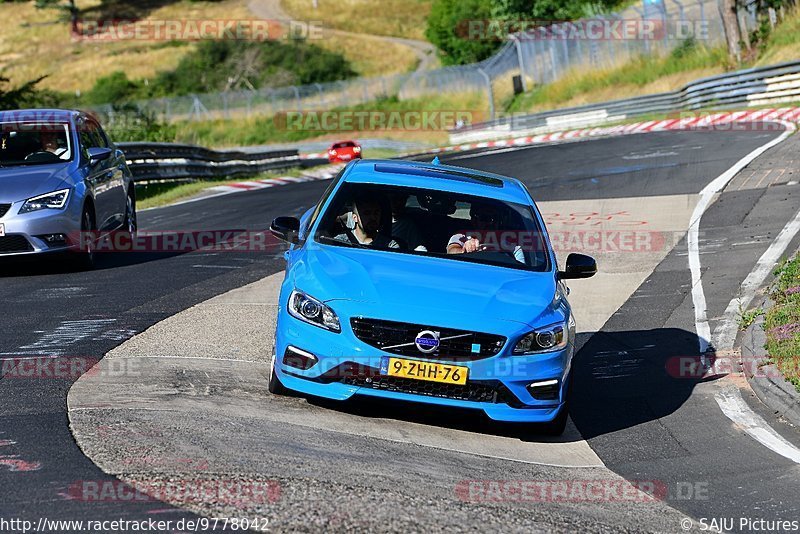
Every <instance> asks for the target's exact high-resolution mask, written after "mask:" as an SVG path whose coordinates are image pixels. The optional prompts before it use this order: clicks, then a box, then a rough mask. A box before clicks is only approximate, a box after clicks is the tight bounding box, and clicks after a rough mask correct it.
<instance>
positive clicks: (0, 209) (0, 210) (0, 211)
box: [0, 204, 11, 217]
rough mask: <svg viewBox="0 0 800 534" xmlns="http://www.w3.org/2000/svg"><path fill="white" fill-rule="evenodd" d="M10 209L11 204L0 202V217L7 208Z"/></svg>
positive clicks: (6, 211)
mask: <svg viewBox="0 0 800 534" xmlns="http://www.w3.org/2000/svg"><path fill="white" fill-rule="evenodd" d="M10 209H11V204H0V217H2V216H3V215H5V214H6V213H8V210H10Z"/></svg>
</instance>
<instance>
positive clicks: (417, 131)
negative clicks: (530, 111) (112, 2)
mask: <svg viewBox="0 0 800 534" xmlns="http://www.w3.org/2000/svg"><path fill="white" fill-rule="evenodd" d="M486 107H487V104H486V99H485V96H483V95H481V94H477V93H461V94H447V95H445V94H442V95H437V96H432V97H429V98H424V99H422V98H420V99H409V100H398V99H397V98H396V97H390V98H385V99H381V100H376V101H373V102H367V103H365V104H359V105H356V106H348V107H339V108H333V109H332V110H325V109H319V110H316V111H319V112H321V111H339V112H343V111H356V112H358V111H366V112H380V113H381V114H382V116H383V117H385V118H386V122H387V123H389V122H390V121H391V119H392V117H398V118H399V119H400V120H401V122H399V123H398V122H397V121H395V122H393V124H394V125H397V126H400V127H398V128H392V129H379V128H374V129H372V128H367V129H361V130H357V131H352V130H348V131H344V130H332V129H331V130H326V129H324V128H323V126H324V123H322V122H321V121H319V122H315V121H305V120H304V121H302V123H299V122H295V123H293V124H292V126H291V127H287V125H286V124H285V123H286V121H281V120H278V121H276V120H275V119H274V118H273V117H269V116H251V117H246V118H232V119H227V120H226V119H218V120H209V121H198V122H193V121H187V122H181V123H178V124H177V134H176V141H177V142H180V143H190V144H196V145H201V146H211V147H231V146H252V145H262V144H268V143H292V142H297V141H303V140H312V139H313V140H320V141H335V140H340V139H352V138H355V139H358V138H359V137H381V138H391V139H397V140H403V141H419V142H423V143H430V144H447V142H448V139H449V134H448V131H447V128H446V126H448V124H446V122H445V121H443V120H434V121H432V122H431V123H430V125H432V126H433V128H428V127H425V125H420V127H418V128H415V127H414V126H415V125H416V123H415V122H414V121H413V120H412V119H413V115H411V113H415V112H437V111H438V112H441V111H464V112H470V113H471V114H472V116H473V117H474V121H473V122H479V121H481V120H486V118H487V117H486V112H485V111H484V110H485V109H486ZM394 112H398V113H397V114H395V115H391V114H393V113H394ZM308 116H309V115H304V117H308ZM346 116H347V115H342V117H343V119H344V117H346ZM430 116H433V115H432V113H431V115H430ZM440 119H441V116H440ZM353 122H355V121H353ZM317 124H319V126H320V127H316V125H317ZM376 124H377V123H376ZM402 126H408V127H406V128H403V127H402ZM443 126H445V127H443ZM449 126H450V127H452V126H453V125H449Z"/></svg>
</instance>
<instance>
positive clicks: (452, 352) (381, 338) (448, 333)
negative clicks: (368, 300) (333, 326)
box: [350, 317, 506, 360]
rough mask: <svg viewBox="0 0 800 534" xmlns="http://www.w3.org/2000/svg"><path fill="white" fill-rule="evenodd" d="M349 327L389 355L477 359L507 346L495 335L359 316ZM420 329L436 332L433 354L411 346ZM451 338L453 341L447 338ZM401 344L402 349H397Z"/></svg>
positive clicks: (358, 335)
mask: <svg viewBox="0 0 800 534" xmlns="http://www.w3.org/2000/svg"><path fill="white" fill-rule="evenodd" d="M350 326H352V327H353V333H354V334H355V335H356V337H357V338H358V339H360V340H361V341H363V342H364V343H366V344H367V345H371V346H373V347H376V348H378V349H381V350H383V351H386V352H391V353H392V354H401V355H403V356H416V357H418V358H434V359H436V360H480V359H482V358H488V357H490V356H495V355H496V354H498V353H499V352H500V350H501V349H502V348H503V345H505V343H506V338H505V337H503V336H497V335H494V334H482V333H479V332H469V331H466V330H454V329H452V328H439V327H435V326H428V325H421V324H413V323H400V322H395V321H384V320H380V319H365V318H362V317H355V318H352V319H350ZM423 330H432V331H435V332H439V340H440V341H439V349H438V350H437V351H436V352H432V353H429V354H427V353H424V352H422V351H420V350H419V349H418V348H417V347H416V345H415V344H414V339H415V338H416V337H417V335H418V334H419V333H420V332H422V331H423ZM455 336H460V337H455ZM450 337H455V339H447V338H450ZM403 344H405V346H402V347H397V346H396V345H403ZM473 345H480V350H479V351H478V352H473V351H472V348H473ZM387 347H393V348H387Z"/></svg>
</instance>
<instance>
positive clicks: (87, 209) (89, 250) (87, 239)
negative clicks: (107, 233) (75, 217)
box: [75, 205, 97, 271]
mask: <svg viewBox="0 0 800 534" xmlns="http://www.w3.org/2000/svg"><path fill="white" fill-rule="evenodd" d="M96 230H97V225H96V224H95V217H94V210H93V209H92V208H91V206H88V205H87V206H84V208H83V214H82V215H81V237H80V248H79V250H78V258H77V259H76V262H75V263H76V268H77V269H79V270H81V271H91V270H92V269H94V264H95V252H94V238H95V235H94V234H95V232H96Z"/></svg>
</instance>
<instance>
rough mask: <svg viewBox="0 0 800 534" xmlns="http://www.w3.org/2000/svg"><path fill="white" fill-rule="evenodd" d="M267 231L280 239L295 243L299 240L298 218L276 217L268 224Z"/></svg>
mask: <svg viewBox="0 0 800 534" xmlns="http://www.w3.org/2000/svg"><path fill="white" fill-rule="evenodd" d="M269 231H270V233H272V235H274V236H275V237H277V238H278V239H280V240H281V241H286V242H287V243H292V244H297V243H298V242H299V239H298V234H299V233H300V220H299V219H297V218H296V217H277V218H275V220H274V221H272V224H271V225H270V226H269Z"/></svg>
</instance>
